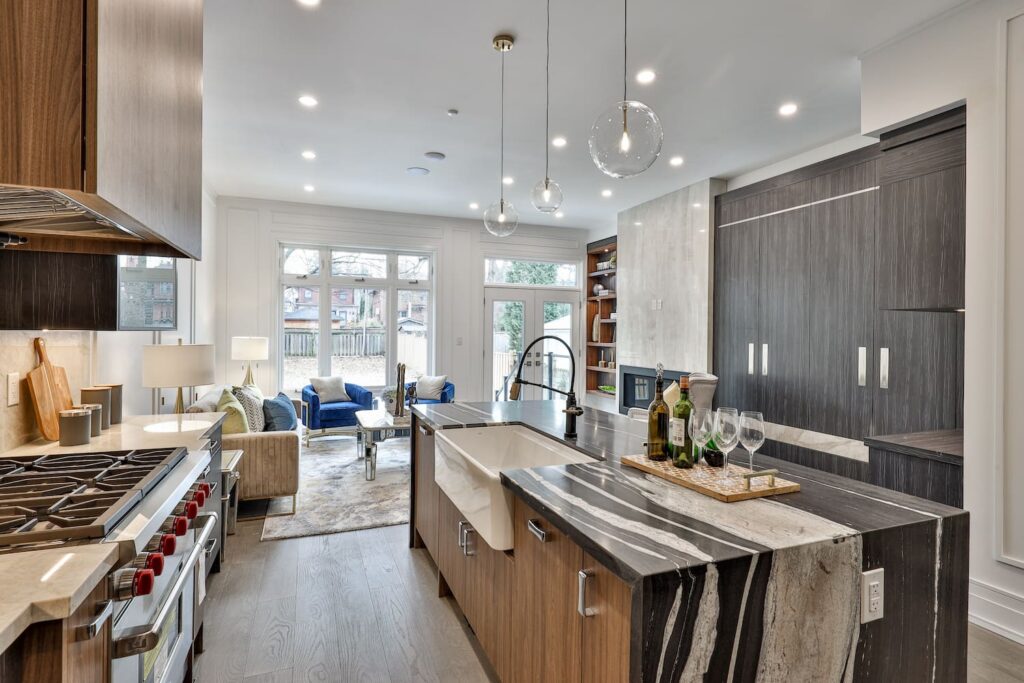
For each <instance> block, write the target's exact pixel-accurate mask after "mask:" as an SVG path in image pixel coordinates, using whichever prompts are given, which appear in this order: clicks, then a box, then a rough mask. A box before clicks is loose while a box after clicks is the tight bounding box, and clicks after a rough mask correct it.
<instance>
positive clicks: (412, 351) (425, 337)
mask: <svg viewBox="0 0 1024 683" xmlns="http://www.w3.org/2000/svg"><path fill="white" fill-rule="evenodd" d="M397 313H398V320H397V321H396V324H397V325H398V361H397V362H398V363H405V381H406V382H412V381H413V380H416V379H419V377H420V376H421V375H425V374H427V351H428V348H429V344H430V292H428V291H426V290H423V289H400V290H398V311H397Z"/></svg>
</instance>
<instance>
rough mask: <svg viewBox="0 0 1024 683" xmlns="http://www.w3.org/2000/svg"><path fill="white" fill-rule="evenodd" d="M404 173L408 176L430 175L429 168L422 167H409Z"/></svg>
mask: <svg viewBox="0 0 1024 683" xmlns="http://www.w3.org/2000/svg"><path fill="white" fill-rule="evenodd" d="M405 172H406V173H408V174H409V175H427V174H429V173H430V169H429V168H423V167H422V166H410V167H409V168H407V169H405Z"/></svg>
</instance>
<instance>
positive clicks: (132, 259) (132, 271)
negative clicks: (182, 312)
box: [117, 256, 178, 330]
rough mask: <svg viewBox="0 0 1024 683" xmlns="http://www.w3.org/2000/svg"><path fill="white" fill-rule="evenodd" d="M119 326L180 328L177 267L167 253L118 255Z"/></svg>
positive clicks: (126, 328)
mask: <svg viewBox="0 0 1024 683" xmlns="http://www.w3.org/2000/svg"><path fill="white" fill-rule="evenodd" d="M117 265H118V268H117V289H118V301H117V318H118V320H117V328H118V329H119V330H174V329H177V327H178V269H177V268H176V267H175V261H174V259H173V258H168V257H164V256H118V257H117Z"/></svg>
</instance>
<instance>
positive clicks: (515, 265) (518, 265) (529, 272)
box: [484, 258, 576, 287]
mask: <svg viewBox="0 0 1024 683" xmlns="http://www.w3.org/2000/svg"><path fill="white" fill-rule="evenodd" d="M484 267H485V273H484V277H485V281H486V282H487V284H492V285H540V286H548V287H575V286H576V264H575V263H550V262H547V261H519V260H510V259H496V258H489V259H486V260H485V262H484Z"/></svg>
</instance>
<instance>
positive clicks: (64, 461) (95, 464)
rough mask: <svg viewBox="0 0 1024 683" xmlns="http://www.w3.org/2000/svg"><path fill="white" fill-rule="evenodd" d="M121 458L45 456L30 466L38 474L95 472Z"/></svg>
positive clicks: (102, 454)
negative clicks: (78, 471)
mask: <svg viewBox="0 0 1024 683" xmlns="http://www.w3.org/2000/svg"><path fill="white" fill-rule="evenodd" d="M122 460H123V457H118V456H117V455H111V454H108V453H81V454H72V455H47V456H43V457H42V458H40V459H39V460H38V461H36V462H35V463H33V464H32V469H33V470H37V471H39V472H69V471H73V470H95V469H105V468H107V467H112V466H113V465H116V464H118V463H119V462H121V461H122Z"/></svg>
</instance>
